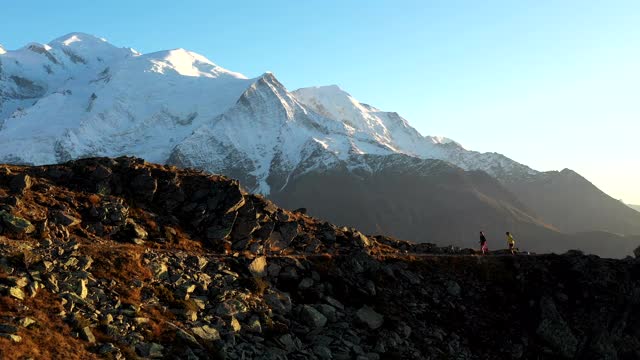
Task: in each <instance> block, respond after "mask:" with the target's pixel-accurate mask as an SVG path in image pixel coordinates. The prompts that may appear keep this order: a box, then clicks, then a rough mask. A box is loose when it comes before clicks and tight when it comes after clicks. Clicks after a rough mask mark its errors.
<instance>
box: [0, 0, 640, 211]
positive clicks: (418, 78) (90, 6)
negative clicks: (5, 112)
mask: <svg viewBox="0 0 640 360" xmlns="http://www.w3.org/2000/svg"><path fill="white" fill-rule="evenodd" d="M74 31H80V32H87V33H91V34H94V35H98V36H102V37H105V38H107V39H108V40H109V41H110V42H111V43H113V44H115V45H118V46H130V47H133V48H135V49H137V50H139V51H141V52H152V51H157V50H164V49H169V48H177V47H183V48H186V49H189V50H192V51H195V52H198V53H201V54H203V55H205V56H206V57H208V58H209V59H211V60H212V61H214V62H216V63H217V64H219V65H221V66H223V67H226V68H229V69H231V70H234V71H239V72H242V73H244V74H245V75H247V76H250V77H251V76H257V75H259V74H262V73H263V72H265V71H267V70H270V71H273V72H274V73H275V74H276V76H277V77H278V78H279V79H280V80H281V81H282V82H283V83H284V84H285V86H287V87H288V88H289V89H296V88H299V87H304V86H312V85H328V84H338V85H339V86H340V87H342V88H343V89H345V90H346V91H348V92H350V93H351V94H352V95H353V96H354V97H356V98H357V99H359V100H361V101H363V102H366V103H369V104H372V105H374V106H376V107H378V108H381V109H384V110H389V111H397V112H399V113H400V114H401V115H403V116H404V117H406V118H407V119H408V120H409V121H410V122H411V124H413V125H414V126H415V127H416V128H417V129H418V130H419V131H420V132H422V133H423V134H425V135H444V136H447V137H451V138H453V139H455V140H457V141H458V142H460V143H462V144H463V145H464V146H465V147H467V148H469V149H474V150H479V151H496V152H500V153H503V154H505V155H507V156H509V157H511V158H513V159H515V160H517V161H519V162H522V163H525V164H527V165H530V166H532V167H533V168H535V169H538V170H561V169H563V168H565V167H568V168H571V169H574V170H576V171H578V172H579V173H581V174H582V175H584V176H585V177H587V178H588V179H589V180H591V181H592V182H594V183H595V184H596V185H597V186H599V187H600V188H601V189H603V190H604V191H605V192H607V193H608V194H610V195H611V196H613V197H615V198H618V199H623V200H625V201H626V202H630V203H638V204H640V160H639V157H640V99H639V94H640V91H639V90H640V1H635V0H628V1H613V0H612V1H590V0H573V1H571V0H563V1H546V0H536V1H514V0H505V1H474V0H469V1H454V0H451V1H445V0H442V1H399V0H394V1H391V0H389V1H382V0H368V1H355V0H353V1H347V0H341V1H338V0H323V1H320V0H305V1H299V0H290V1H258V0H256V1H212V0H209V1H161V0H154V1H140V0H128V1H120V0H112V1H101V2H97V1H96V2H94V1H86V0H82V1H64V0H59V1H29V0H21V1H11V2H6V3H4V4H2V11H1V13H0V43H1V44H3V45H4V46H5V47H6V48H8V49H14V48H17V47H20V46H22V45H24V44H25V43H27V42H30V41H37V42H43V43H46V42H48V41H50V40H51V39H53V38H55V37H58V36H61V35H63V34H66V33H69V32H74Z"/></svg>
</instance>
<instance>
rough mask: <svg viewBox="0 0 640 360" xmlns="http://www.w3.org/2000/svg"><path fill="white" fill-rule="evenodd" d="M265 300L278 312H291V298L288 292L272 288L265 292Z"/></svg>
mask: <svg viewBox="0 0 640 360" xmlns="http://www.w3.org/2000/svg"><path fill="white" fill-rule="evenodd" d="M264 302H265V303H266V304H267V305H269V307H270V308H271V310H273V311H274V312H276V313H280V314H288V313H289V312H291V308H292V304H291V298H290V297H289V294H287V293H282V292H276V291H271V290H270V291H269V292H267V293H265V294H264Z"/></svg>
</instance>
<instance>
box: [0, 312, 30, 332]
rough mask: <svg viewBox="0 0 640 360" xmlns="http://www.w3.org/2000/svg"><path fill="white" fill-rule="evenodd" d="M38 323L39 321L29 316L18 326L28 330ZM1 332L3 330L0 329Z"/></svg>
mask: <svg viewBox="0 0 640 360" xmlns="http://www.w3.org/2000/svg"><path fill="white" fill-rule="evenodd" d="M36 322H37V321H36V320H35V319H34V318H32V317H29V316H27V317H23V318H21V319H20V320H18V325H20V326H22V327H24V328H28V327H29V326H31V325H33V324H35V323H36ZM0 331H2V330H1V329H0ZM5 332H6V331H5Z"/></svg>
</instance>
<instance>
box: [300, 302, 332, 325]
mask: <svg viewBox="0 0 640 360" xmlns="http://www.w3.org/2000/svg"><path fill="white" fill-rule="evenodd" d="M300 320H302V322H303V323H304V324H305V325H307V326H309V327H310V328H311V329H317V328H321V327H324V326H325V325H326V324H327V317H326V316H324V315H322V313H321V312H319V311H318V310H316V309H315V308H314V307H313V306H309V305H303V306H302V309H301V310H300Z"/></svg>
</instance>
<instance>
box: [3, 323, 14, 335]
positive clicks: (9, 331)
mask: <svg viewBox="0 0 640 360" xmlns="http://www.w3.org/2000/svg"><path fill="white" fill-rule="evenodd" d="M0 333H5V334H17V333H18V327H17V326H13V325H9V324H0Z"/></svg>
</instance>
